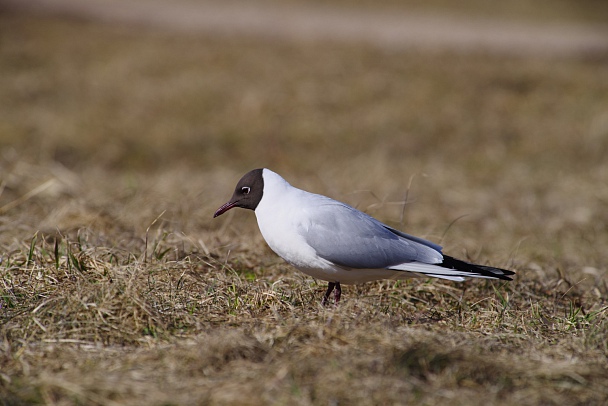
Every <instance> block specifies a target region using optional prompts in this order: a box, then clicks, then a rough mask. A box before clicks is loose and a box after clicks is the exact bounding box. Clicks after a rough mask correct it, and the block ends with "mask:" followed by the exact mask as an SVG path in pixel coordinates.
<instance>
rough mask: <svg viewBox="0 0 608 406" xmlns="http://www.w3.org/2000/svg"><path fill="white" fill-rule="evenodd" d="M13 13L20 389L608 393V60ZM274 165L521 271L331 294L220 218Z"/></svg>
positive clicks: (167, 393)
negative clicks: (297, 40) (257, 172)
mask: <svg viewBox="0 0 608 406" xmlns="http://www.w3.org/2000/svg"><path fill="white" fill-rule="evenodd" d="M0 18H1V19H2V21H1V22H2V24H0V38H1V41H2V42H1V43H0V44H1V45H0V71H2V73H3V74H2V75H0V92H1V96H2V97H1V98H0V103H1V106H0V107H1V108H0V116H1V120H0V143H1V144H2V151H1V157H0V169H1V172H0V174H1V179H0V190H1V193H0V231H1V233H0V255H1V260H2V261H1V263H0V399H1V400H2V402H3V403H4V404H10V405H13V404H36V403H38V404H58V405H62V404H117V405H118V404H146V405H148V404H184V405H188V404H201V403H203V404H207V403H209V404H239V405H242V404H251V405H259V404H269V403H276V404H302V405H308V404H327V403H336V404H379V403H387V404H390V403H395V404H411V403H421V404H429V405H432V404H446V403H449V404H467V405H476V404H488V403H502V404H518V405H527V404H530V405H532V404H602V403H604V402H605V401H606V399H607V398H608V392H607V391H606V385H605V382H606V379H608V376H607V372H606V371H608V362H607V361H606V359H607V357H608V340H607V339H606V337H607V335H608V321H607V313H608V311H607V310H606V309H607V307H606V306H608V302H607V301H606V297H607V296H608V278H607V274H606V265H605V264H606V262H607V261H608V254H607V253H606V250H605V249H604V247H605V246H606V244H607V243H608V229H607V228H606V224H608V217H607V214H606V213H608V211H606V202H607V201H608V200H607V196H608V189H607V187H606V185H608V179H607V174H608V171H607V167H606V161H605V159H603V157H604V152H605V151H606V147H607V145H608V144H607V143H606V137H605V135H606V134H607V132H606V131H607V128H608V127H607V126H606V121H605V115H606V111H607V110H606V109H607V108H608V82H607V81H606V78H607V77H608V75H606V74H607V72H606V67H605V66H604V65H603V64H598V63H594V62H592V61H567V60H555V61H545V60H510V59H504V58H498V57H494V58H490V57H486V56H483V55H468V56H466V57H465V56H458V55H427V54H391V53H384V52H379V51H375V50H370V49H364V48H340V47H336V46H334V45H332V44H294V45H286V44H269V43H257V42H253V41H246V40H243V41H240V40H236V39H235V40H224V41H220V40H214V39H197V38H188V37H185V38H184V37H179V38H172V37H169V36H164V35H161V34H158V33H137V32H133V31H129V30H127V29H124V28H107V27H101V26H95V25H89V24H84V23H75V22H57V21H47V20H44V19H30V18H25V17H19V16H1V17H0ZM257 166H272V167H273V168H274V169H277V170H278V171H279V172H281V173H283V174H285V176H286V177H287V178H288V180H290V181H292V183H293V184H294V185H296V186H301V187H304V188H306V189H309V190H313V191H316V192H320V193H324V194H328V195H331V196H332V197H336V198H339V199H341V200H345V201H347V202H349V203H351V204H353V205H355V206H358V207H359V208H361V209H363V210H365V211H367V212H369V213H370V214H372V215H375V216H377V217H379V218H380V219H382V220H384V221H387V222H389V223H390V224H392V225H395V226H397V227H399V228H402V229H406V230H407V231H408V232H411V233H413V234H417V235H421V236H425V237H428V238H430V239H433V240H434V241H437V242H441V243H443V244H444V245H445V246H446V251H447V252H448V253H450V254H452V255H455V256H460V257H463V258H468V259H472V260H475V261H480V262H483V263H490V264H493V265H497V266H503V267H509V268H513V269H514V270H515V271H516V272H517V277H516V279H515V280H514V281H513V282H510V283H499V282H486V281H469V282H466V283H463V284H457V283H449V282H441V281H436V280H411V281H400V282H394V281H380V282H375V283H368V284H364V285H360V286H352V287H345V293H344V296H343V297H344V302H343V303H342V304H341V306H340V307H338V308H322V307H321V306H320V305H319V299H320V297H321V295H322V293H323V292H324V289H325V286H324V284H323V283H320V282H317V281H314V280H312V279H310V278H307V277H305V276H303V275H301V274H299V273H297V272H296V271H294V270H293V269H291V268H290V267H289V266H287V265H285V264H284V263H282V262H281V261H280V260H279V259H277V258H276V256H275V255H274V254H273V253H271V252H270V251H269V249H268V248H266V246H265V244H264V242H263V240H262V239H261V237H260V235H259V233H258V231H257V227H256V225H255V220H254V219H253V215H252V213H248V212H247V213H246V212H237V211H234V212H231V213H229V214H228V215H227V216H226V217H225V218H222V219H221V220H216V221H212V219H211V215H212V213H213V211H214V209H216V208H217V207H218V206H219V205H220V204H221V203H223V202H224V200H225V199H226V198H227V197H228V196H229V195H230V192H231V189H232V187H233V186H234V183H235V182H236V180H237V179H238V177H239V176H240V175H241V173H242V171H244V170H247V169H250V168H252V167H257ZM412 176H413V178H412ZM410 178H411V179H412V181H411V182H410ZM406 192H407V202H404V199H405V197H406ZM406 203H407V204H406ZM463 215H466V216H464V217H462V216H463Z"/></svg>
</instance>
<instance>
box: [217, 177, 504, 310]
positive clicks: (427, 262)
mask: <svg viewBox="0 0 608 406" xmlns="http://www.w3.org/2000/svg"><path fill="white" fill-rule="evenodd" d="M235 207H239V208H243V209H249V210H253V211H254V212H255V216H256V219H257V223H258V227H259V229H260V232H261V234H262V236H263V237H264V240H266V243H267V244H268V246H269V247H270V248H271V249H272V250H273V251H274V252H275V253H276V254H277V255H278V256H280V257H281V258H283V259H284V260H285V261H286V262H287V263H289V264H291V265H292V266H294V267H295V268H296V269H298V270H300V271H301V272H303V273H305V274H307V275H310V276H312V277H313V278H317V279H321V280H324V281H326V282H328V285H327V291H326V292H325V295H324V296H323V300H322V301H321V303H322V304H323V305H327V304H329V301H330V295H331V293H332V292H333V293H334V304H335V305H337V304H338V303H339V301H340V298H341V295H342V288H341V286H340V285H341V284H346V285H348V284H358V283H364V282H370V281H375V280H381V279H408V278H412V277H421V276H422V277H424V276H426V277H434V278H440V279H447V280H450V281H457V282H462V281H464V279H465V278H466V277H472V278H484V279H500V280H507V281H509V280H512V278H511V277H510V275H514V274H515V272H513V271H510V270H507V269H501V268H495V267H491V266H486V265H478V264H473V263H470V262H467V261H463V260H460V259H456V258H453V257H451V256H448V255H446V254H444V253H443V252H442V247H441V246H440V245H438V244H435V243H433V242H431V241H427V240H425V239H423V238H420V237H416V236H413V235H409V234H406V233H404V232H401V231H399V230H396V229H395V228H392V227H390V226H388V225H386V224H384V223H382V222H380V221H379V220H376V219H375V218H373V217H372V216H370V215H368V214H366V213H363V212H362V211H359V210H357V209H355V208H354V207H351V206H349V205H347V204H345V203H342V202H339V201H337V200H334V199H332V198H330V197H327V196H323V195H319V194H315V193H310V192H307V191H305V190H302V189H298V188H296V187H293V186H291V185H290V184H289V183H288V182H287V181H286V180H285V179H283V178H282V177H281V176H280V175H278V174H277V173H275V172H273V171H271V170H270V169H267V168H259V169H254V170H252V171H250V172H248V173H246V174H245V175H243V177H242V178H241V179H240V180H239V181H238V183H237V185H236V188H235V189H234V193H233V195H232V197H231V198H230V200H229V201H228V202H227V203H225V204H223V205H222V206H221V207H220V208H218V209H217V211H216V212H215V213H214V215H213V218H216V217H218V216H220V215H222V214H224V213H226V212H227V211H228V210H230V209H232V208H235Z"/></svg>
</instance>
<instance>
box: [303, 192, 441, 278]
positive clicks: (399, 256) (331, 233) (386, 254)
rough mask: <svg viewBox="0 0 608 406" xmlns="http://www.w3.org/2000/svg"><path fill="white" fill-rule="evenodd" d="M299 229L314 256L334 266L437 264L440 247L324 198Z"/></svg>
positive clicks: (373, 266) (358, 267) (439, 257)
mask: <svg viewBox="0 0 608 406" xmlns="http://www.w3.org/2000/svg"><path fill="white" fill-rule="evenodd" d="M306 217H307V218H309V219H310V222H309V223H308V224H306V225H304V226H303V227H302V228H301V229H300V233H301V234H302V235H303V236H304V238H305V240H306V242H307V243H308V244H309V245H310V246H311V247H312V248H313V249H314V250H315V251H316V253H317V255H319V256H320V257H321V258H324V259H326V260H328V261H331V262H333V263H335V264H337V265H340V266H344V267H348V268H356V269H381V268H387V267H390V266H394V265H397V264H403V263H405V262H412V261H418V262H424V263H429V264H434V263H440V262H441V261H442V259H443V256H442V254H441V247H440V246H439V245H437V244H433V243H431V242H429V241H426V240H423V239H421V238H417V237H413V236H410V235H408V234H404V233H401V232H400V231H397V230H394V229H392V228H390V227H388V226H386V225H385V224H382V223H381V222H379V221H378V220H376V219H374V218H373V217H371V216H368V215H367V214H365V213H363V212H360V211H359V210H357V209H355V208H353V207H350V206H348V205H346V204H343V203H340V202H338V201H335V200H332V199H329V198H326V200H322V201H321V202H320V204H319V205H318V206H316V207H315V208H314V210H310V211H309V212H308V213H307V216H306Z"/></svg>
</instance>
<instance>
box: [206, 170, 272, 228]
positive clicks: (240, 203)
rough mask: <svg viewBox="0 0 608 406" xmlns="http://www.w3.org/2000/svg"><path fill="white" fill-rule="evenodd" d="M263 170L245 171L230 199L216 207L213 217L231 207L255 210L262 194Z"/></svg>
mask: <svg viewBox="0 0 608 406" xmlns="http://www.w3.org/2000/svg"><path fill="white" fill-rule="evenodd" d="M263 171H264V170H263V169H254V170H252V171H251V172H247V173H246V174H245V175H244V176H243V177H242V178H241V180H239V183H237V185H236V188H235V189H234V194H233V195H232V197H231V198H230V201H228V203H226V204H224V205H223V206H222V207H220V208H219V209H217V211H216V212H215V214H214V215H213V218H215V217H217V216H221V215H222V214H224V213H226V212H227V211H228V210H230V209H232V208H233V207H241V208H243V209H250V210H255V208H256V207H258V204H259V203H260V200H262V195H263V194H264V177H263V176H262V173H263Z"/></svg>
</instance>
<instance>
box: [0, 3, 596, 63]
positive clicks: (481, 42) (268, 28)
mask: <svg viewBox="0 0 608 406" xmlns="http://www.w3.org/2000/svg"><path fill="white" fill-rule="evenodd" d="M0 7H4V8H8V9H16V10H22V11H28V12H35V13H45V14H55V15H64V16H71V17H78V18H85V19H91V20H97V21H104V22H112V23H116V22H118V23H124V24H138V25H144V26H152V27H157V28H163V29H169V30H181V31H186V32H200V33H205V34H212V35H213V34H215V35H240V36H256V37H265V38H272V39H285V40H291V41H294V40H295V41H334V42H347V43H368V44H371V45H376V46H380V47H385V48H392V49H408V48H419V49H431V50H454V51H483V52H492V53H508V54H515V55H524V56H530V55H536V56H539V55H542V56H555V55H565V56H572V55H598V54H600V55H605V54H606V53H607V52H608V25H606V26H590V25H572V24H562V25H555V24H553V25H552V24H532V23H524V22H511V21H504V20H488V19H475V18H466V17H463V16H452V15H448V14H446V15H440V14H422V13H409V12H406V11H404V10H400V11H398V12H390V11H386V10H379V11H373V10H369V9H366V10H361V9H353V8H337V7H329V6H321V5H294V4H277V3H273V4H271V3H263V2H262V3H256V4H253V3H252V2H244V1H242V2H235V1H231V2H219V1H205V0H174V1H170V0H0Z"/></svg>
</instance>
